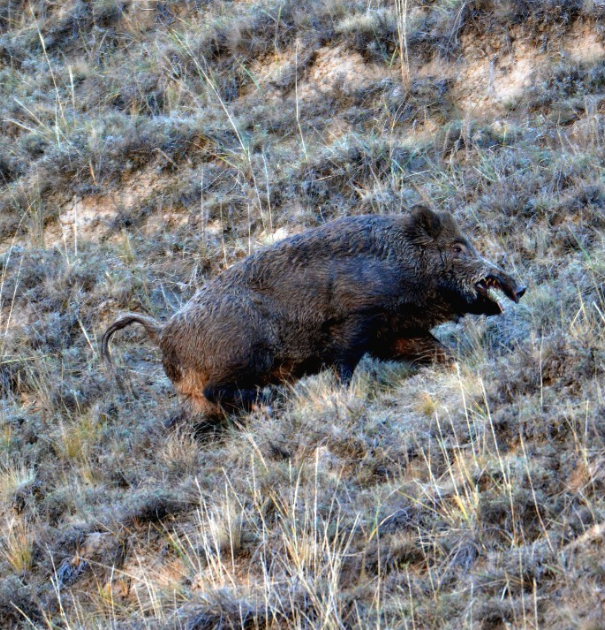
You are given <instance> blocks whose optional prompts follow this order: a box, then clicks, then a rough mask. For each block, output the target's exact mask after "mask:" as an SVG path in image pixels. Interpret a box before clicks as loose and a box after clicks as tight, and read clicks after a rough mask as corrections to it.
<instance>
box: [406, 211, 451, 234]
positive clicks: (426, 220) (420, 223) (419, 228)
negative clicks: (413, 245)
mask: <svg viewBox="0 0 605 630" xmlns="http://www.w3.org/2000/svg"><path fill="white" fill-rule="evenodd" d="M410 224H411V225H410V227H411V228H412V231H413V233H414V236H415V240H418V241H422V240H425V239H427V237H428V238H429V239H434V238H437V237H438V236H439V234H441V229H442V227H443V226H442V223H441V217H440V216H439V215H438V214H437V213H436V212H433V211H432V210H431V209H430V208H428V207H427V206H422V205H418V206H414V207H413V208H412V209H411V213H410Z"/></svg>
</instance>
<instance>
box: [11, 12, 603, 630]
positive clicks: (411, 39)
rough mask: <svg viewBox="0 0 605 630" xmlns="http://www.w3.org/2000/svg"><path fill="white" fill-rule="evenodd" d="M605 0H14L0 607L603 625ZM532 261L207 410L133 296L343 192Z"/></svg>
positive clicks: (151, 304) (291, 225) (110, 622)
mask: <svg viewBox="0 0 605 630" xmlns="http://www.w3.org/2000/svg"><path fill="white" fill-rule="evenodd" d="M604 26H605V7H603V3H601V2H597V1H596V0H595V1H594V2H592V1H589V0H585V1H580V0H577V1H574V0H572V1H568V2H560V1H556V0H537V1H533V2H529V1H527V0H505V1H503V2H496V1H494V2H490V1H489V0H475V1H472V0H432V1H430V2H426V3H421V2H417V1H416V0H394V1H382V0H378V1H376V2H369V3H368V2H357V1H355V0H353V1H348V2H345V0H267V1H264V0H258V1H257V0H254V1H249V2H228V1H219V0H216V1H212V0H195V1H188V2H186V1H185V0H170V1H165V2H164V1H162V2H160V1H153V2H151V1H147V0H140V1H136V2H135V1H134V0H89V1H84V0H66V1H65V2H58V3H51V2H49V1H47V0H30V1H29V2H22V1H20V0H1V1H0V149H1V150H0V184H1V186H2V187H1V189H0V268H1V279H0V327H1V336H0V388H1V392H2V398H1V401H0V627H2V628H7V629H10V628H48V629H58V628H66V629H71V630H76V629H78V630H89V629H93V630H94V629H98V630H106V629H107V628H114V629H116V630H117V629H120V630H127V629H128V630H134V629H137V630H138V629H139V628H141V629H143V628H144V629H150V630H151V629H153V630H156V629H166V630H167V629H177V628H178V629H187V630H202V629H210V628H224V629H227V628H234V629H236V628H254V629H260V628H318V629H319V628H326V629H328V628H329V629H332V628H356V629H360V630H361V629H366V628H384V629H386V628H397V629H399V628H401V629H404V628H405V629H410V630H411V629H414V630H416V629H418V630H420V629H425V628H427V629H428V628H431V629H434V630H441V629H447V628H449V629H452V630H454V629H456V630H457V629H460V628H468V629H475V628H476V629H486V630H487V629H494V630H495V629H504V628H540V629H546V628H553V629H555V628H556V629H557V630H561V629H563V630H565V629H569V630H571V629H576V628H582V629H584V630H589V629H597V628H602V627H605V614H604V610H603V601H604V600H603V597H604V595H603V593H604V592H605V591H604V589H605V565H604V564H603V545H604V535H605V499H604V490H605V459H604V456H605V442H604V440H605V393H604V390H603V383H604V382H605V380H604V372H605V236H604V234H605V232H604V229H605V124H604V119H603V112H604V111H605V33H604ZM418 202H423V203H427V204H429V205H432V206H434V207H436V208H440V209H448V210H450V211H452V212H453V213H454V215H455V216H456V218H457V219H458V221H459V222H460V223H461V225H463V226H464V229H465V230H466V231H467V232H468V233H469V234H471V235H472V236H473V238H474V241H475V244H476V245H477V247H478V248H479V249H480V250H481V251H482V252H483V253H484V254H485V255H486V256H487V257H489V258H490V259H491V260H493V261H494V262H497V263H499V264H500V265H502V267H504V268H505V269H506V270H507V271H508V272H510V273H514V274H515V275H516V276H517V277H519V278H520V279H521V280H522V281H523V282H524V283H526V284H527V285H528V291H527V294H526V296H525V297H524V299H523V300H522V302H521V304H519V305H513V304H512V303H511V306H510V307H509V308H507V311H506V313H505V314H503V315H502V316H500V317H493V318H489V319H486V318H472V317H468V318H466V319H465V320H463V321H462V322H461V323H460V324H457V325H453V324H452V325H448V326H444V327H442V328H440V329H438V330H437V331H436V334H437V335H438V336H439V337H440V338H441V339H442V340H443V341H444V342H445V343H447V344H448V345H449V346H451V347H452V348H453V349H454V352H455V354H456V357H457V364H456V366H455V368H453V369H445V368H441V367H435V368H422V369H415V368H413V367H411V366H406V365H397V364H389V363H380V362H372V361H370V360H365V361H364V362H363V363H362V365H361V366H360V368H358V370H357V372H356V374H355V377H354V380H353V383H352V385H351V387H350V389H348V390H345V389H343V388H342V387H340V386H339V385H338V384H337V383H335V382H334V380H333V379H332V376H331V375H330V374H328V373H325V374H321V375H319V376H316V377H313V378H308V379H306V380H304V381H301V382H300V383H298V384H296V386H294V387H282V388H277V389H276V391H275V396H276V399H275V403H274V404H273V406H272V408H271V409H262V410H259V411H258V412H255V413H253V414H250V415H245V416H242V417H239V418H231V419H230V420H229V421H226V422H225V426H224V427H222V428H221V429H220V430H218V431H216V432H214V433H210V434H205V435H201V436H200V435H195V434H194V431H193V429H192V427H190V426H188V425H187V424H184V425H182V424H181V425H180V426H178V427H177V428H173V429H167V428H165V423H166V421H167V420H168V419H169V418H170V417H171V416H172V415H173V414H174V413H175V411H176V409H177V400H176V398H175V395H174V392H173V389H172V386H171V384H170V382H169V381H168V379H167V378H166V377H165V375H164V373H163V371H162V368H161V364H160V361H159V359H160V357H159V354H158V352H157V350H155V349H154V347H153V345H152V344H150V343H149V342H148V341H146V339H145V337H144V335H143V334H142V333H141V331H140V330H137V329H134V328H133V329H131V330H129V331H124V333H120V334H119V336H118V335H116V337H115V345H114V356H115V357H116V361H117V363H118V365H119V368H118V369H119V375H120V382H121V384H122V385H121V387H117V386H116V383H115V381H114V380H113V378H112V377H111V375H110V374H108V373H106V371H105V370H104V369H103V367H102V366H101V365H100V362H99V357H98V340H99V337H100V335H101V334H102V332H103V331H104V329H105V327H106V326H107V325H108V324H109V323H110V322H111V321H112V320H113V319H115V318H116V317H117V315H118V314H119V313H120V312H123V311H128V310H134V311H139V312H147V313H151V314H152V315H154V316H155V317H158V318H160V319H165V318H167V317H168V316H169V315H170V314H171V313H172V312H173V311H174V310H175V309H176V308H178V307H179V305H181V304H183V303H184V302H185V301H187V300H188V299H189V298H190V297H191V296H192V294H193V293H194V291H195V289H196V287H198V286H201V285H203V283H204V282H205V281H206V280H207V279H208V278H211V277H213V276H214V275H215V274H216V273H217V272H219V271H220V270H221V269H224V268H226V267H228V266H229V265H231V264H232V263H233V262H235V261H236V260H238V259H240V258H242V257H244V256H246V255H247V254H248V253H249V252H251V251H253V250H255V249H257V248H258V247H262V246H263V245H265V244H267V243H271V242H273V241H274V240H277V239H279V238H282V237H283V236H285V235H287V234H291V233H295V232H297V231H300V230H302V229H304V228H307V227H311V226H314V225H319V224H321V223H322V222H324V221H326V220H329V219H331V218H335V217H338V216H350V215H355V214H363V213H402V212H405V211H406V209H407V208H408V207H409V206H410V205H412V204H414V203H418Z"/></svg>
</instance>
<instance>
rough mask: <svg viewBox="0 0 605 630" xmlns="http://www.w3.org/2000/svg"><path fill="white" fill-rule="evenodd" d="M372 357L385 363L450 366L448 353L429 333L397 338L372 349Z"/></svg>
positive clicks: (450, 358)
mask: <svg viewBox="0 0 605 630" xmlns="http://www.w3.org/2000/svg"><path fill="white" fill-rule="evenodd" d="M371 354H372V356H374V357H376V358H378V359H382V360H386V361H409V362H410V363H416V364H420V365H426V364H430V363H442V364H446V365H447V364H450V363H452V361H453V357H452V355H451V353H450V351H449V350H448V349H447V348H446V347H445V346H444V345H443V344H442V343H441V342H440V341H439V340H438V339H435V337H433V335H431V334H430V333H426V334H425V335H421V336H418V337H397V338H396V339H394V340H391V341H390V342H389V343H386V344H384V345H378V344H377V346H376V347H375V348H372V352H371Z"/></svg>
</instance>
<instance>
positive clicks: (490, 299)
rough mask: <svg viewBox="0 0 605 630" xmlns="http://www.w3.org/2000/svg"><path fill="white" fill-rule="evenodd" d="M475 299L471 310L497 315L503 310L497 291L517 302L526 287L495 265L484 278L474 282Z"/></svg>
mask: <svg viewBox="0 0 605 630" xmlns="http://www.w3.org/2000/svg"><path fill="white" fill-rule="evenodd" d="M475 290H476V291H477V299H476V301H475V305H474V306H475V308H476V309H477V310H473V312H480V313H482V314H485V315H499V314H500V313H502V312H503V311H504V307H503V306H502V304H501V302H500V299H499V296H498V292H500V293H503V294H504V295H505V296H506V297H507V298H508V299H509V300H512V301H513V302H515V303H518V302H519V300H520V299H521V298H522V297H523V295H524V294H525V291H526V290H527V287H525V286H524V285H522V284H520V283H519V282H517V280H515V278H513V277H512V276H509V275H508V274H506V273H504V271H502V270H501V269H498V268H497V267H492V268H491V269H490V271H489V272H488V273H487V274H486V275H485V277H484V278H482V279H481V280H479V282H477V283H476V284H475Z"/></svg>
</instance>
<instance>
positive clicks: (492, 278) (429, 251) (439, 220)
mask: <svg viewBox="0 0 605 630" xmlns="http://www.w3.org/2000/svg"><path fill="white" fill-rule="evenodd" d="M408 237H410V238H411V240H412V241H413V243H414V246H415V247H419V248H420V250H421V259H422V261H423V264H422V267H423V270H424V273H428V274H430V277H429V279H428V280H429V284H430V285H431V286H432V287H434V288H435V289H436V291H437V293H438V295H439V296H441V297H442V298H443V299H444V300H445V301H446V302H447V304H448V305H449V307H450V308H451V310H452V311H453V313H456V314H459V315H463V314H465V313H472V314H475V315H499V314H500V313H502V312H503V311H504V308H503V306H502V303H501V297H500V296H499V295H498V294H499V293H501V294H504V295H505V296H506V297H507V298H509V299H511V300H513V301H514V302H519V300H520V299H521V297H522V296H523V294H524V293H525V289H526V288H525V287H524V286H523V285H521V284H519V282H517V280H515V278H513V277H512V276H510V275H508V274H507V273H505V272H504V271H503V270H502V269H500V268H499V267H498V266H496V265H494V264H493V263H491V262H489V261H488V260H486V259H485V258H483V257H482V256H480V255H479V253H478V252H477V250H476V249H475V247H474V246H473V244H472V243H471V242H470V240H469V239H468V238H467V237H466V236H465V235H464V234H463V233H462V232H461V231H460V228H459V227H458V224H457V223H456V221H455V220H454V217H453V216H452V215H451V214H449V213H448V212H443V213H437V212H433V211H432V210H430V209H429V208H426V207H424V206H416V207H415V208H414V209H413V211H412V214H411V216H410V223H409V231H408Z"/></svg>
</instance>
